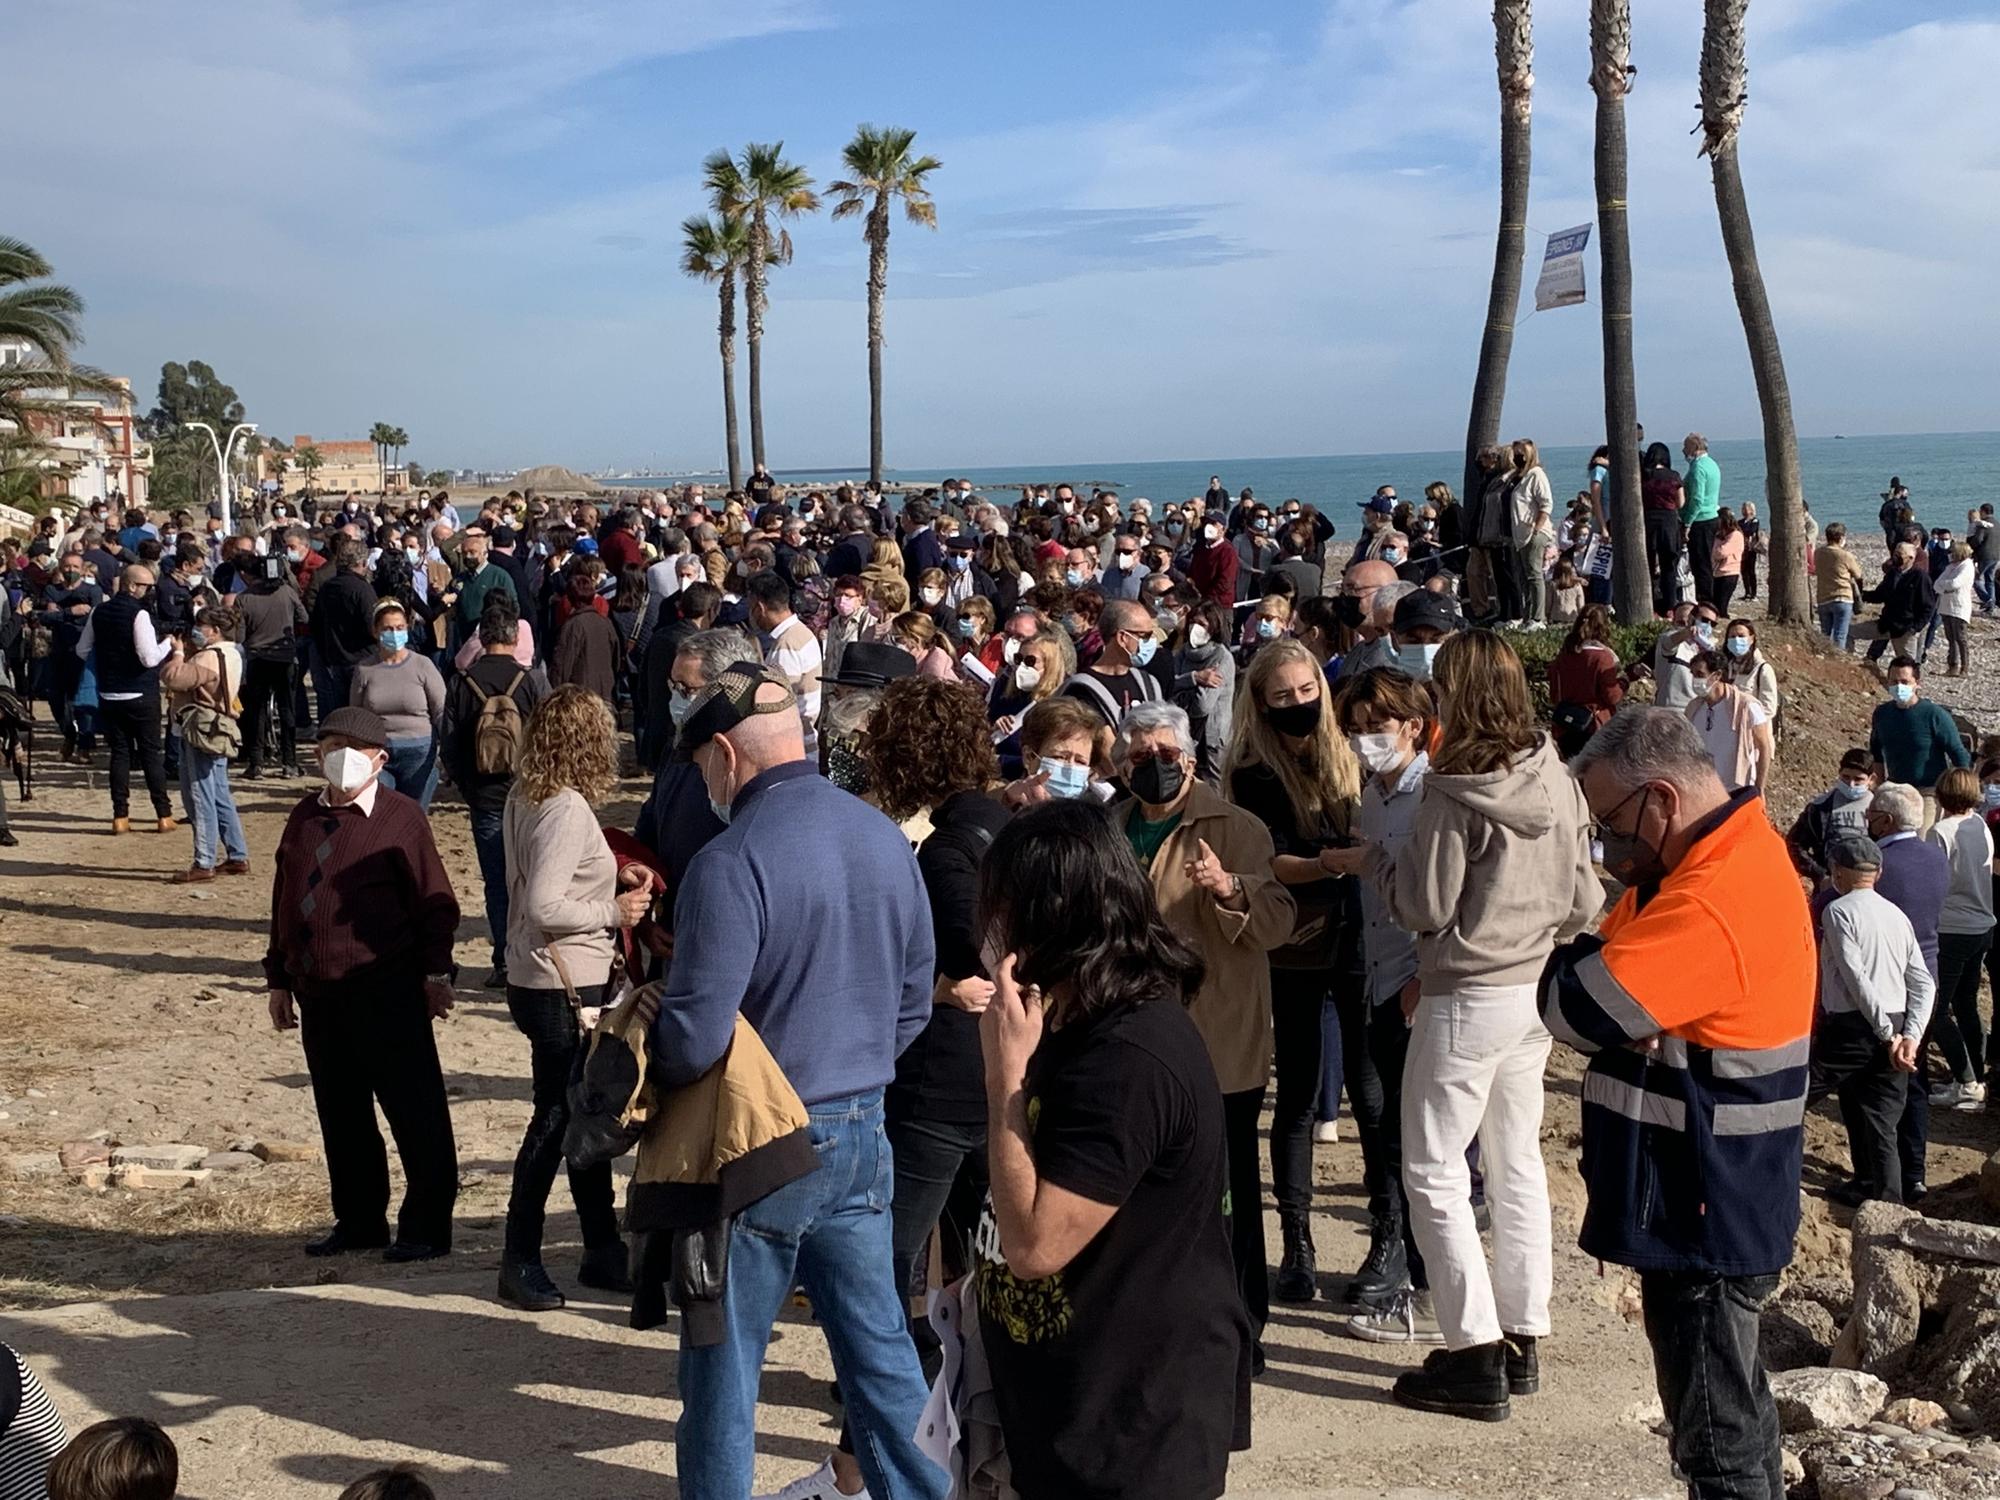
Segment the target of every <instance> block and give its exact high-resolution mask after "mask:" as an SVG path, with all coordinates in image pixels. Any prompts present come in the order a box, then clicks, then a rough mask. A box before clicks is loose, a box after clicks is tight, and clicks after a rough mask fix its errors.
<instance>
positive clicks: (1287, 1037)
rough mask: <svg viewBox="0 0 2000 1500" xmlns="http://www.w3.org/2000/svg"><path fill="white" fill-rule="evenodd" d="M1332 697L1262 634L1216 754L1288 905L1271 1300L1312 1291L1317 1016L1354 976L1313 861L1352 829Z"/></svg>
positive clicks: (1292, 650)
mask: <svg viewBox="0 0 2000 1500" xmlns="http://www.w3.org/2000/svg"><path fill="white" fill-rule="evenodd" d="M1266 602H1267V603H1268V602H1270V601H1268V600H1267V601H1266ZM1331 697H1332V695H1331V693H1330V692H1329V690H1328V688H1327V684H1326V674H1325V673H1324V672H1323V671H1322V670H1321V669H1320V664H1319V662H1318V661H1317V660H1315V659H1314V657H1313V654H1312V652H1311V651H1309V650H1307V649H1306V648H1305V647H1304V646H1303V645H1301V644H1300V643H1299V642H1297V641H1295V640H1284V639H1279V640H1273V641H1269V642H1267V643H1265V644H1264V645H1263V646H1262V647H1261V648H1260V649H1259V650H1258V651H1257V653H1256V654H1255V655H1254V656H1252V657H1251V658H1250V664H1249V665H1248V666H1247V667H1246V668H1245V669H1244V672H1243V680H1242V685H1241V687H1240V688H1239V689H1238V690H1237V704H1236V710H1235V731H1234V734H1233V735H1232V736H1231V738H1230V742H1229V750H1228V752H1227V753H1226V754H1225V756H1224V757H1223V762H1222V784H1223V788H1224V791H1225V793H1226V794H1227V796H1228V798H1229V800H1230V801H1231V802H1233V803H1235V804H1236V805H1237V806H1238V807H1240V808H1242V809H1243V810H1244V811H1245V812H1247V813H1249V814H1250V815H1251V816H1252V817H1254V818H1256V819H1257V821H1258V822H1260V823H1262V824H1263V825H1264V826H1265V828H1267V829H1269V830H1270V834H1271V843H1272V847H1273V849H1274V850H1275V853H1274V854H1273V856H1272V859H1271V875H1272V878H1273V879H1275V880H1276V881H1277V882H1278V883H1279V884H1280V885H1282V886H1284V887H1285V888H1286V889H1287V890H1288V891H1290V892H1291V895H1292V899H1293V901H1294V902H1295V903H1296V904H1297V909H1298V914H1297V917H1296V920H1295V923H1294V926H1293V928H1292V935H1291V939H1290V941H1289V942H1287V943H1286V944H1284V945H1283V946H1282V947H1278V948H1273V949H1272V950H1271V952H1270V953H1269V955H1268V959H1269V965H1270V972H1271V1020H1272V1025H1273V1029H1274V1034H1275V1038H1276V1057H1277V1085H1278V1087H1277V1098H1276V1100H1275V1101H1274V1103H1273V1106H1272V1112H1271V1182H1272V1185H1273V1187H1274V1189H1275V1191H1276V1195H1277V1200H1278V1222H1279V1226H1280V1228H1281V1229H1282V1230H1283V1233H1284V1258H1283V1260H1282V1261H1281V1262H1280V1265H1279V1270H1278V1279H1277V1281H1276V1283H1275V1284H1274V1285H1273V1287H1272V1295H1274V1296H1275V1297H1276V1298H1277V1299H1278V1300H1279V1301H1280V1302H1310V1301H1312V1299H1313V1296H1314V1293H1315V1290H1316V1282H1315V1275H1316V1272H1317V1258H1316V1253H1315V1250H1314V1247H1313V1239H1312V1192H1313V1185H1312V1157H1313V1149H1312V1148H1313V1123H1314V1121H1313V1116H1314V1113H1315V1106H1316V1105H1317V1104H1318V1102H1319V1084H1320V1052H1321V1046H1320V1036H1321V1031H1320V1027H1321V1023H1322V1021H1323V1020H1324V1017H1325V1010H1326V1003H1327V1000H1328V998H1329V995H1330V994H1331V991H1332V989H1333V987H1334V986H1335V985H1338V986H1340V987H1341V988H1342V989H1343V991H1345V990H1347V989H1350V988H1352V987H1353V985H1354V981H1355V979H1356V977H1357V976H1356V973H1355V959H1356V955H1357V948H1356V944H1355V938H1356V936H1357V935H1358V933H1359V930H1360V924H1359V923H1358V922H1357V921H1355V920H1354V918H1355V914H1356V911H1357V905H1356V893H1355V890H1354V882H1353V881H1352V880H1351V879H1340V878H1336V877H1335V876H1334V875H1333V874H1332V873H1331V872H1330V871H1329V870H1328V869H1327V868H1326V866H1325V865H1323V864H1322V863H1321V862H1320V854H1321V853H1322V852H1323V851H1324V850H1326V849H1329V848H1333V847H1337V846H1338V845H1340V844H1343V843H1345V842H1346V841H1347V840H1348V839H1349V838H1350V837H1351V835H1352V832H1353V823H1354V809H1355V806H1356V804H1357V802H1358V800H1359V798H1360V796H1361V767H1360V763H1359V762H1357V761H1356V760H1355V758H1354V752H1353V750H1352V749H1350V748H1349V746H1348V743H1347V740H1346V738H1345V737H1344V736H1343V735H1342V734H1341V733H1340V729H1339V725H1338V724H1336V723H1335V721H1334V714H1333V704H1332V702H1331Z"/></svg>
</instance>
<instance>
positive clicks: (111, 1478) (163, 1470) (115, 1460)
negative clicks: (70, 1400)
mask: <svg viewBox="0 0 2000 1500" xmlns="http://www.w3.org/2000/svg"><path fill="white" fill-rule="evenodd" d="M180 1481H181V1459H180V1454H179V1453H178V1452H176V1451H175V1449H174V1441H173V1439H172V1438H170V1437H168V1436H167V1435H166V1433H165V1432H163V1431H162V1430H161V1429H160V1425H159V1424H158V1423H157V1422H149V1421H147V1420H146V1419H145V1418H144V1417H113V1418H111V1420H110V1421H108V1422H98V1423H95V1424H93V1425H91V1426H89V1427H86V1428H84V1429H83V1431H81V1432H79V1433H78V1434H77V1435H76V1436H75V1437H73V1438H71V1439H70V1442H69V1446H68V1447H67V1448H65V1449H63V1451H62V1452H61V1453H59V1454H57V1455H56V1461H55V1462H54V1463H52V1464H50V1465H49V1500H174V1495H175V1493H176V1492H177V1491H178V1490H179V1488H180Z"/></svg>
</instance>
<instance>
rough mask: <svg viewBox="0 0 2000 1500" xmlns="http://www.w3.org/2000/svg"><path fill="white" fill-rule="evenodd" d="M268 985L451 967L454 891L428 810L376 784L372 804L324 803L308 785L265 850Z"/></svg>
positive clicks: (321, 987) (401, 975)
mask: <svg viewBox="0 0 2000 1500" xmlns="http://www.w3.org/2000/svg"><path fill="white" fill-rule="evenodd" d="M272 866H273V874H272V878H271V942H270V947H269V948H268V950H267V951H266V952H265V954H264V978H265V982H266V983H267V984H269V985H270V987H271V988H272V989H276V990H293V991H296V992H297V993H299V994H301V995H305V996H307V997H311V996H312V995H314V994H315V993H317V992H324V991H326V990H327V989H329V988H331V987H333V986H335V985H346V984H352V983H354V982H355V981H357V980H370V979H379V980H381V981H383V982H386V983H395V984H410V985H414V984H418V983H421V982H422V979H423V976H424V975H426V974H442V973H445V972H447V971H449V970H450V968H451V966H452V962H451V942H452V935H453V933H454V932H455V931H456V930H457V927H458V898H457V897H456V896H454V895H453V894H452V889H451V880H450V878H449V877H448V876H447V875H446V874H445V870H444V862H443V861H442V860H440V859H439V858H438V852H437V845H436V843H434V842H433V841H432V839H431V825H430V820H429V819H428V818H426V817H425V816H424V813H423V810H422V809H421V808H419V807H418V806H417V804H416V803H415V802H414V801H412V800H411V799H410V798H408V797H405V796H404V795H402V793H400V792H391V791H387V790H385V789H383V788H382V787H380V786H377V787H376V788H374V807H373V809H372V811H369V812H366V813H364V812H363V811H362V810H361V806H360V804H358V803H350V804H348V805H347V806H344V807H329V806H327V805H326V802H325V801H324V798H323V794H322V793H319V792H315V793H313V794H312V795H311V796H309V797H307V798H305V799H304V800H303V801H301V802H300V803H299V804H298V806H296V807H294V808H293V809H292V815H291V816H290V817H289V818H287V819H286V820H285V831H284V833H283V835H282V836H280V838H279V840H278V852H277V854H276V856H275V858H274V859H273V860H272Z"/></svg>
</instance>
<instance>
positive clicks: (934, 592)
mask: <svg viewBox="0 0 2000 1500" xmlns="http://www.w3.org/2000/svg"><path fill="white" fill-rule="evenodd" d="M943 599H944V590H943V589H925V590H924V591H923V600H924V603H926V604H938V603H941V602H942V601H943Z"/></svg>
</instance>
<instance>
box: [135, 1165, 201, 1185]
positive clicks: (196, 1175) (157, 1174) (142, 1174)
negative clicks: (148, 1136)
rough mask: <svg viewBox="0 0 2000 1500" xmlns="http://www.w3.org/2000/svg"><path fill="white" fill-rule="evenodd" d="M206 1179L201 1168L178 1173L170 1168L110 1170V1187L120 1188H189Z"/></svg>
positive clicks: (136, 1167)
mask: <svg viewBox="0 0 2000 1500" xmlns="http://www.w3.org/2000/svg"><path fill="white" fill-rule="evenodd" d="M208 1177H209V1174H208V1172H207V1170H206V1169H204V1168H201V1167H192V1168H189V1169H188V1170H186V1171H179V1170H176V1169H175V1168H172V1167H142V1166H134V1165H122V1166H115V1167H113V1168H112V1169H111V1185H112V1186H113V1187H122V1188H150V1189H175V1188H190V1187H195V1186H197V1185H198V1184H200V1183H204V1182H206V1181H208Z"/></svg>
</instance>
